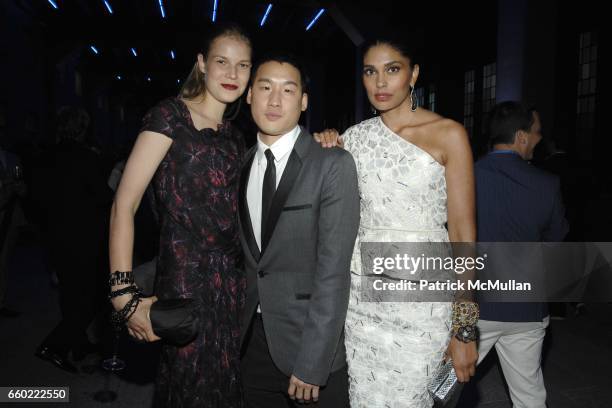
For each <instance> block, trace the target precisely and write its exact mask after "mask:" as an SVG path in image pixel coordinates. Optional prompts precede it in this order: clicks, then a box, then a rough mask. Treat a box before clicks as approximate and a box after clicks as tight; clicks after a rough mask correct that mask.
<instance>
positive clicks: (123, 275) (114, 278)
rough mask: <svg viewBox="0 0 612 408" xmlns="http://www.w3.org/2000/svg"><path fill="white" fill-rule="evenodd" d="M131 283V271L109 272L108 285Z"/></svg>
mask: <svg viewBox="0 0 612 408" xmlns="http://www.w3.org/2000/svg"><path fill="white" fill-rule="evenodd" d="M132 283H134V275H133V274H132V271H125V272H119V271H115V272H113V273H111V276H110V279H109V280H108V284H109V286H115V285H131V284H132Z"/></svg>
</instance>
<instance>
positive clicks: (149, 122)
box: [136, 98, 246, 408]
mask: <svg viewBox="0 0 612 408" xmlns="http://www.w3.org/2000/svg"><path fill="white" fill-rule="evenodd" d="M143 122H144V123H143V127H142V131H145V130H148V131H152V132H157V133H161V134H163V135H166V136H168V137H169V138H171V139H172V141H173V143H172V145H171V146H170V149H169V150H168V152H167V154H166V156H165V157H164V159H163V160H162V162H161V163H160V165H159V167H158V169H157V171H156V173H155V176H154V177H153V181H152V183H153V189H154V193H155V202H156V207H157V212H158V214H159V222H160V241H159V247H160V249H159V256H158V263H157V275H156V285H155V295H156V296H157V297H158V298H159V299H173V298H193V299H196V300H197V301H198V303H199V310H198V312H199V319H200V320H199V322H200V327H199V335H198V336H197V338H196V339H195V340H194V341H193V342H191V343H190V344H188V345H186V346H184V347H175V346H171V345H164V346H163V348H162V354H161V359H160V365H159V371H158V375H157V380H156V386H155V396H154V405H155V406H156V407H173V408H183V407H198V408H205V407H211V408H212V407H215V408H220V407H223V408H230V407H231V408H235V407H243V400H242V391H241V381H240V377H239V371H238V369H239V358H240V315H241V312H242V307H243V305H244V300H245V289H246V278H245V277H244V276H243V274H242V273H240V272H239V269H238V268H236V266H237V263H238V262H239V260H240V254H241V249H240V243H239V240H238V226H237V221H236V219H237V213H236V210H237V202H238V185H239V183H238V180H239V174H240V165H241V159H242V156H243V153H244V150H245V147H244V142H243V139H242V137H241V135H240V134H239V133H238V132H237V131H236V130H234V129H233V128H232V127H231V125H230V124H229V123H224V124H223V125H221V126H220V127H219V128H218V130H216V131H215V130H213V129H202V130H199V131H198V130H197V129H196V128H195V127H194V125H193V122H192V120H191V116H190V114H189V110H188V109H187V106H186V105H185V104H184V102H182V101H181V100H180V99H178V98H170V99H166V100H164V101H162V102H161V103H159V104H158V105H157V106H156V107H154V108H153V109H151V110H150V111H149V112H148V113H147V115H146V116H145V118H144V121H143ZM136 239H138V237H136Z"/></svg>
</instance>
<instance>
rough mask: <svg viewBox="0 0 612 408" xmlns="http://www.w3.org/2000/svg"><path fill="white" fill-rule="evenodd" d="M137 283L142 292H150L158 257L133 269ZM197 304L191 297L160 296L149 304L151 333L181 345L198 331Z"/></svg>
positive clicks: (148, 294) (192, 337)
mask: <svg viewBox="0 0 612 408" xmlns="http://www.w3.org/2000/svg"><path fill="white" fill-rule="evenodd" d="M132 273H133V274H134V280H135V282H136V286H138V287H139V288H140V290H141V291H142V293H143V294H144V295H145V296H153V289H154V286H155V275H156V273H157V258H153V259H152V260H151V261H149V262H146V263H144V264H142V265H140V266H138V267H136V268H134V271H133V272H132ZM196 307H197V304H196V302H195V301H194V300H193V299H163V300H158V301H157V302H155V303H153V306H151V314H150V318H151V325H152V326H153V333H155V334H156V335H157V336H158V337H161V338H162V340H163V341H165V342H166V343H169V344H173V345H175V346H184V345H186V344H188V343H190V342H191V341H192V340H193V339H195V338H196V336H197V335H198V315H197V312H196Z"/></svg>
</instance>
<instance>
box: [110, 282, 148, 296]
mask: <svg viewBox="0 0 612 408" xmlns="http://www.w3.org/2000/svg"><path fill="white" fill-rule="evenodd" d="M139 290H140V289H138V286H136V285H130V286H126V287H125V288H121V289H118V290H115V291H113V292H111V293H110V294H109V295H108V298H109V299H113V298H116V297H119V296H123V295H127V294H128V293H136V292H138V291H139Z"/></svg>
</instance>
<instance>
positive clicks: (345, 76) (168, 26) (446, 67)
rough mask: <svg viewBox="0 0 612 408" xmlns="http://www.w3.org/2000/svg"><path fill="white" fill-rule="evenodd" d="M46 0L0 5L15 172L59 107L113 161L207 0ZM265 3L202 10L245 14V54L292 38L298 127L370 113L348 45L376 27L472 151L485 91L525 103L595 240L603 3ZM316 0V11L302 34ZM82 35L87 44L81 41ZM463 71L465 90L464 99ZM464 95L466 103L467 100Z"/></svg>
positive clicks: (601, 173) (186, 59)
mask: <svg viewBox="0 0 612 408" xmlns="http://www.w3.org/2000/svg"><path fill="white" fill-rule="evenodd" d="M55 2H56V4H57V5H58V9H55V8H54V7H53V6H52V5H51V4H50V3H49V2H48V1H46V0H5V1H2V2H1V3H0V17H1V22H2V23H1V24H0V61H1V65H0V78H1V79H0V129H1V130H0V132H1V133H2V134H1V137H2V138H3V139H4V144H5V145H6V146H7V147H8V149H9V150H12V151H15V152H17V153H18V154H19V155H20V156H21V157H22V160H23V161H24V165H25V167H26V172H27V165H28V163H27V161H28V157H30V156H32V157H35V155H34V154H33V152H35V151H37V150H41V149H44V146H45V145H48V144H50V143H52V142H53V137H54V136H53V131H52V129H53V117H54V114H55V112H56V111H57V109H58V108H59V107H61V106H64V105H78V106H82V107H84V108H86V109H87V111H88V112H89V113H90V115H91V117H92V127H91V142H92V143H95V144H96V145H97V146H98V147H99V149H100V150H101V151H102V152H104V154H105V157H106V158H107V161H108V162H109V163H110V165H112V163H115V162H117V161H118V160H121V159H123V158H125V157H126V155H127V154H128V152H129V149H130V147H131V144H132V143H133V141H134V139H135V137H136V135H137V133H138V129H139V126H140V122H141V118H142V116H143V114H144V113H145V112H146V110H147V109H149V108H150V107H151V106H153V105H154V104H156V103H157V102H158V101H159V100H160V99H162V98H165V97H167V96H170V95H176V94H177V92H178V90H179V88H180V84H181V83H182V81H183V80H184V79H185V78H186V76H187V74H188V73H189V71H190V69H191V67H192V66H193V63H194V61H195V56H196V53H197V51H198V49H199V44H200V43H201V41H202V39H203V38H205V36H206V33H207V31H208V30H210V28H211V27H212V26H213V24H215V23H213V22H212V21H211V17H212V8H213V0H163V4H164V8H165V12H166V18H162V17H161V13H160V8H159V3H158V0H129V1H119V0H109V4H110V5H111V7H112V9H113V13H112V14H110V13H109V12H108V11H107V9H106V7H105V5H104V1H103V0H55ZM273 4H274V6H273V8H272V11H271V13H270V14H269V16H268V19H267V21H266V23H265V25H264V26H263V27H260V25H259V23H260V20H261V18H262V16H263V14H264V11H265V9H266V7H267V5H268V2H267V1H257V0H245V1H238V0H218V11H217V17H216V21H217V23H219V22H224V21H235V22H238V23H240V24H241V25H243V26H244V27H245V28H246V29H247V30H248V31H249V32H250V33H251V35H252V37H253V40H254V48H255V58H256V57H257V55H258V54H261V53H263V52H266V51H269V50H271V49H290V50H292V51H293V52H294V53H295V54H297V55H300V56H302V57H303V58H304V59H305V61H306V62H307V63H308V65H309V69H310V74H311V77H312V80H313V90H312V92H311V95H310V98H311V102H310V106H309V110H308V112H307V113H306V114H305V115H304V117H303V123H304V124H305V125H306V126H308V127H309V128H310V130H312V131H317V130H320V129H323V128H325V127H335V128H337V129H339V130H340V131H343V130H345V129H346V128H347V127H348V126H350V125H352V124H354V123H356V122H358V121H360V120H363V119H365V118H367V117H368V116H369V115H371V113H370V109H369V105H368V103H367V99H366V98H365V95H364V92H363V87H362V85H361V78H360V67H359V64H360V61H361V53H362V50H361V49H360V47H359V44H360V43H361V41H362V40H363V39H371V38H376V37H377V36H380V35H386V34H389V33H394V34H395V35H398V34H399V35H403V36H405V38H406V39H407V40H408V41H409V42H410V43H411V44H413V45H414V48H415V49H417V51H418V53H417V55H418V57H417V61H416V62H418V63H419V64H420V65H421V76H420V78H419V81H418V83H417V93H419V92H421V93H422V97H421V98H419V99H420V104H421V105H424V106H425V107H427V108H430V109H433V110H435V111H436V112H438V113H440V114H442V115H444V116H447V117H450V118H452V119H454V120H456V121H458V122H461V123H464V124H465V125H466V128H467V129H468V132H469V133H470V137H471V140H472V145H473V148H474V152H475V153H476V156H479V155H480V154H482V153H483V152H484V151H486V135H485V134H484V132H483V128H484V120H485V117H486V113H487V111H488V110H489V109H490V106H491V104H492V103H493V102H494V101H495V99H496V100H497V102H500V101H503V100H508V99H521V100H523V101H524V102H526V103H527V104H530V105H535V106H536V107H537V109H538V110H539V112H540V114H541V117H542V122H543V131H544V134H545V138H546V139H547V141H545V142H544V143H541V146H539V148H538V152H537V156H536V162H542V161H543V160H544V158H546V157H548V156H549V155H550V152H551V150H550V145H549V144H548V140H554V141H555V142H556V145H557V148H559V149H561V150H563V152H564V154H562V156H563V160H561V161H562V163H561V164H559V163H557V162H556V160H555V163H553V162H552V161H551V162H550V163H548V164H546V166H548V168H549V169H551V170H554V171H555V172H557V173H558V174H561V175H562V178H563V182H564V185H565V186H566V187H565V190H566V201H567V202H570V204H569V206H573V207H576V206H578V207H580V208H579V209H578V210H575V211H574V209H571V211H573V212H576V214H578V215H576V216H574V215H571V217H574V218H575V217H583V215H584V214H587V213H592V211H591V210H589V206H591V205H594V206H595V207H596V210H595V213H596V214H597V217H598V218H597V219H595V220H584V219H580V220H579V223H580V228H583V229H584V228H586V227H584V226H585V225H586V224H588V223H590V224H594V225H595V226H594V227H588V228H589V230H590V231H591V232H588V233H587V234H586V235H585V233H583V232H580V233H578V232H576V235H575V237H574V238H575V239H587V240H596V239H601V233H600V232H598V231H599V230H602V229H603V227H601V225H609V224H608V223H609V222H610V220H608V219H606V217H608V218H609V217H610V216H609V215H607V214H606V213H607V211H603V210H599V209H598V208H600V207H602V206H603V208H605V206H606V205H605V203H606V202H609V200H610V196H611V194H612V187H611V186H612V180H611V179H612V172H611V171H610V169H609V164H608V154H609V151H610V148H611V147H612V146H611V143H612V142H611V141H610V137H608V135H607V126H605V124H604V117H605V116H604V115H605V113H604V107H603V105H604V99H603V92H602V90H603V89H604V88H606V89H607V88H608V83H609V79H608V76H606V75H605V74H606V73H607V72H608V71H609V67H610V60H609V55H610V52H609V42H608V36H607V35H605V33H604V18H605V17H604V16H605V13H604V12H603V6H602V4H603V3H599V2H597V1H595V0H584V1H582V2H580V4H576V3H567V2H557V1H552V0H544V1H527V0H497V1H480V2H479V1H476V2H407V1H364V0H356V1H337V2H327V1H306V0H278V1H274V2H273ZM320 8H325V9H326V11H325V13H324V14H323V15H322V16H321V18H320V19H319V21H317V23H316V24H315V25H314V26H313V27H312V29H311V30H309V31H305V27H306V25H307V24H308V22H309V21H310V20H311V19H312V17H313V16H314V15H315V14H316V12H317V11H318V10H319V9H320ZM346 23H348V24H346ZM606 32H607V27H606ZM347 33H349V35H347ZM581 36H582V38H583V39H584V38H585V36H587V37H588V41H586V40H585V41H583V48H585V49H586V50H587V51H588V54H587V55H586V56H585V58H586V59H585V60H583V61H582V62H584V61H587V60H588V61H589V62H590V64H589V66H588V67H587V68H586V71H585V67H584V64H582V65H581V60H580V59H579V57H580V52H581V51H580V48H581V42H580V38H581ZM91 45H94V46H95V47H96V48H97V49H98V51H99V54H94V53H93V52H92V50H91V49H90V48H89V47H90V46H91ZM131 47H134V48H135V49H136V50H137V53H138V56H137V57H134V56H133V55H132V53H131V52H130V48H131ZM170 50H174V52H175V55H176V59H175V60H173V59H171V57H170ZM582 52H583V53H584V52H585V51H582ZM490 64H494V65H490ZM487 66H491V67H492V68H487ZM487 72H488V73H489V74H488V75H489V76H490V79H489V80H488V81H489V82H488V83H489V85H492V84H493V81H495V82H494V83H495V86H494V89H484V88H487V82H486V81H485V74H486V73H487ZM470 73H471V75H473V95H472V96H469V95H468V94H466V86H467V85H466V77H467V76H468V75H470ZM118 76H120V77H121V79H118ZM149 78H150V81H149V80H148V79H149ZM580 81H583V82H586V85H585V86H586V88H585V89H587V90H588V92H586V93H585V92H580V95H579V89H582V88H579V84H580ZM493 92H495V93H493ZM434 95H435V103H432V101H431V98H432V97H434ZM487 95H489V96H487ZM470 98H471V99H470ZM466 101H472V102H471V107H469V106H467V105H468V103H466ZM581 101H582V102H581ZM243 106H244V105H243ZM466 112H471V115H469V114H468V115H466ZM237 124H238V126H239V127H241V128H243V130H245V133H246V135H247V138H248V140H250V141H252V140H254V132H253V125H252V123H251V120H250V117H249V112H248V109H245V108H243V109H242V112H241V115H240V116H239V118H238V120H237ZM604 132H605V133H604ZM602 197H603V198H602ZM601 200H604V203H603V204H602V203H601ZM593 202H594V204H593ZM572 214H573V213H572ZM574 231H578V229H576V228H574ZM608 231H609V229H608Z"/></svg>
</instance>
